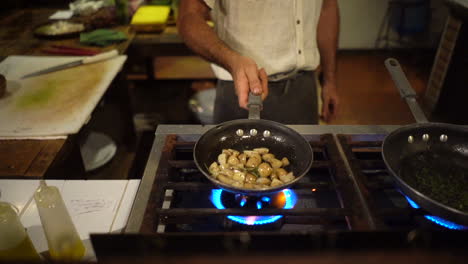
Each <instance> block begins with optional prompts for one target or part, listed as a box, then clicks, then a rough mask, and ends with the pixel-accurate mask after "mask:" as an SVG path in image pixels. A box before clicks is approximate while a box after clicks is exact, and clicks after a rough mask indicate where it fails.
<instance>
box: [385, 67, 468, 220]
mask: <svg viewBox="0 0 468 264" xmlns="http://www.w3.org/2000/svg"><path fill="white" fill-rule="evenodd" d="M385 66H386V67H387V69H388V71H389V72H390V74H391V76H392V79H393V81H394V82H395V84H396V86H397V88H398V89H399V91H400V95H401V97H402V98H403V99H405V100H406V102H407V103H408V105H409V107H410V109H411V111H412V113H413V115H414V117H415V119H416V121H417V123H415V124H411V125H407V126H403V127H401V128H399V129H397V130H395V131H393V132H392V133H390V134H389V135H388V136H386V137H385V139H384V142H383V146H382V153H383V159H384V162H385V164H386V166H387V168H388V169H389V171H390V173H391V175H393V177H394V179H395V180H396V184H397V185H398V187H399V188H400V190H401V191H402V192H403V193H404V194H405V195H406V196H408V197H409V198H411V199H412V200H413V201H415V202H416V203H417V204H418V205H419V206H420V207H421V208H423V209H425V210H426V211H428V212H430V213H431V214H433V215H436V216H439V217H443V218H445V219H447V220H450V221H453V222H455V223H458V224H463V225H468V213H467V212H463V211H460V210H457V209H455V208H452V207H449V206H447V205H445V204H442V203H440V202H438V201H436V200H434V199H432V198H430V197H428V196H426V195H425V194H423V193H421V191H420V189H418V186H414V184H413V186H410V185H409V184H408V181H405V180H404V179H408V177H411V176H412V175H404V174H402V173H403V171H401V169H402V163H403V161H406V162H408V161H409V162H414V160H411V158H412V157H414V155H415V154H417V153H421V152H426V153H427V152H430V153H432V154H434V155H437V156H438V157H439V158H440V159H444V160H442V161H444V162H448V163H449V164H450V165H454V166H455V165H456V166H464V167H465V168H468V140H467V139H468V128H467V127H464V126H458V125H452V124H443V123H430V122H428V121H427V119H426V117H425V115H424V113H423V111H422V110H421V108H420V107H419V105H418V103H417V101H416V93H415V92H414V90H413V89H412V88H411V86H410V84H409V82H408V80H407V79H406V76H405V74H404V73H403V70H402V69H401V67H400V64H399V63H398V61H397V60H396V59H393V58H390V59H387V60H386V61H385ZM447 176H448V175H447ZM467 188H468V187H467Z"/></svg>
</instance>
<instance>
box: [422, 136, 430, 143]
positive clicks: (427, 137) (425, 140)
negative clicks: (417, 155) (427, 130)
mask: <svg viewBox="0 0 468 264" xmlns="http://www.w3.org/2000/svg"><path fill="white" fill-rule="evenodd" d="M422 139H423V141H424V142H428V141H429V134H424V135H423V136H422Z"/></svg>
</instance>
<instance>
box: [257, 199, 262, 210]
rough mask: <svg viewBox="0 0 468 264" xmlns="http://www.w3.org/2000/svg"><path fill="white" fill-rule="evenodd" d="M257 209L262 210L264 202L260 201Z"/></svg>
mask: <svg viewBox="0 0 468 264" xmlns="http://www.w3.org/2000/svg"><path fill="white" fill-rule="evenodd" d="M257 209H258V210H260V209H262V202H260V201H258V202H257Z"/></svg>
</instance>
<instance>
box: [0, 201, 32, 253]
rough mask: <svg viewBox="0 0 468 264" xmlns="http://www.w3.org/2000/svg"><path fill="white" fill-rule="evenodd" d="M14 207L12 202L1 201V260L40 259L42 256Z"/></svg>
mask: <svg viewBox="0 0 468 264" xmlns="http://www.w3.org/2000/svg"><path fill="white" fill-rule="evenodd" d="M14 208H15V207H14V206H13V205H12V204H10V203H6V202H0V262H2V261H13V260H16V261H17V260H23V261H34V260H36V261H40V260H41V258H40V256H39V254H38V253H37V251H36V249H35V248H34V246H33V244H32V242H31V239H30V238H29V235H28V233H27V232H26V230H25V229H24V226H23V224H21V221H20V219H19V217H18V214H17V212H16V211H15V210H14ZM15 209H16V208H15Z"/></svg>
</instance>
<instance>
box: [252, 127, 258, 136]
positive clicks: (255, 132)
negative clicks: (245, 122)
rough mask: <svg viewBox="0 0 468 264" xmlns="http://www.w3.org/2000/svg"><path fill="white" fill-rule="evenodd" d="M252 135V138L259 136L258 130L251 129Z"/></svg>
mask: <svg viewBox="0 0 468 264" xmlns="http://www.w3.org/2000/svg"><path fill="white" fill-rule="evenodd" d="M250 135H251V136H256V135H257V129H255V128H252V129H250Z"/></svg>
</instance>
